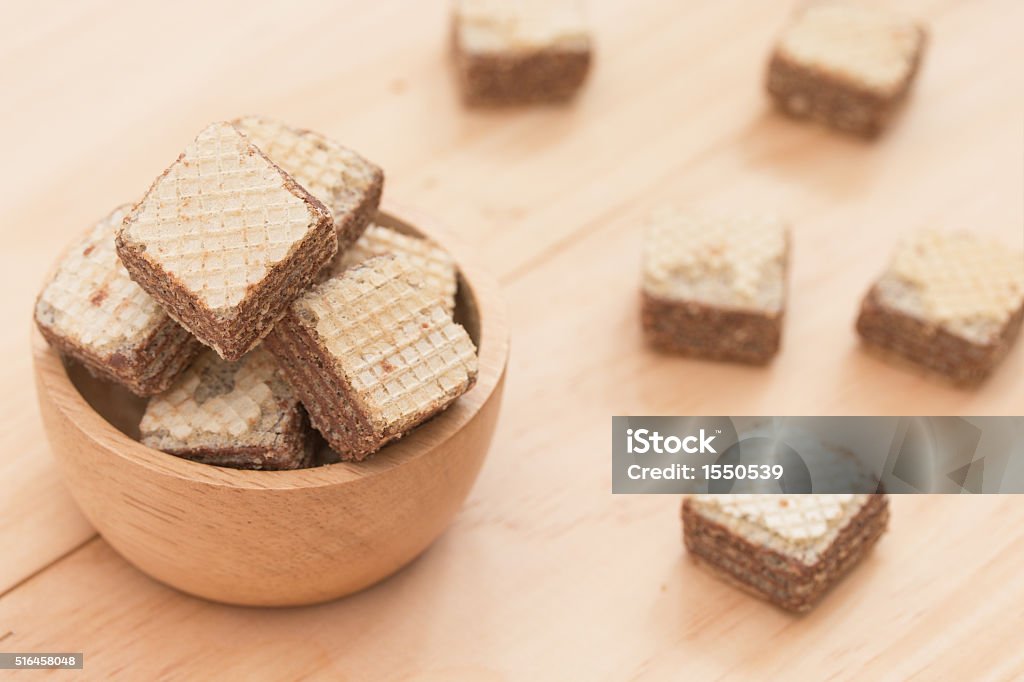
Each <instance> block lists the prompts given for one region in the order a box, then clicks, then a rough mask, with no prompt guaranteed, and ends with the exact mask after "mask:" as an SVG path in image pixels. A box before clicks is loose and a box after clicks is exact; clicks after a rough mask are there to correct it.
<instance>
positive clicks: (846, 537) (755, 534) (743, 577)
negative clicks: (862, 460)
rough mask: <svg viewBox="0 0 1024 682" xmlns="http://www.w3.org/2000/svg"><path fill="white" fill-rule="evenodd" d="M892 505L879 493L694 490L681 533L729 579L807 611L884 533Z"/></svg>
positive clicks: (712, 568)
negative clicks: (696, 492) (722, 492)
mask: <svg viewBox="0 0 1024 682" xmlns="http://www.w3.org/2000/svg"><path fill="white" fill-rule="evenodd" d="M888 522H889V503H888V499H887V498H886V496H885V495H884V494H877V495H844V494H834V495H829V494H819V495H744V494H734V495H695V496H692V497H688V498H686V499H685V500H684V502H683V539H684V541H685V544H686V548H687V550H689V552H690V554H691V556H693V557H694V558H695V559H696V560H697V561H698V562H699V563H701V564H702V565H704V566H705V567H707V568H708V569H709V570H710V571H711V572H712V573H714V574H715V575H717V576H719V577H720V578H722V579H723V580H725V581H726V582H729V583H731V584H733V585H736V586H737V587H740V588H741V589H743V590H746V591H747V592H750V593H752V594H754V595H756V596H758V597H761V598H763V599H767V600H768V601H770V602H772V603H774V604H776V605H778V606H781V607H782V608H784V609H788V610H790V611H796V612H805V611H809V610H810V609H811V608H812V607H813V606H814V605H815V604H816V603H817V602H818V600H819V599H821V597H822V596H823V595H824V594H825V592H827V591H828V590H829V588H831V587H832V586H833V585H835V584H836V583H837V582H838V581H839V579H840V578H842V577H843V575H845V574H846V573H847V572H848V571H849V570H850V569H851V568H852V567H853V566H855V565H856V564H857V563H858V562H859V561H860V560H861V559H862V558H863V557H864V556H865V555H866V554H867V552H868V550H870V549H871V548H872V547H873V546H874V545H875V543H876V542H877V541H878V539H879V537H881V535H882V533H884V532H885V529H886V527H887V525H888Z"/></svg>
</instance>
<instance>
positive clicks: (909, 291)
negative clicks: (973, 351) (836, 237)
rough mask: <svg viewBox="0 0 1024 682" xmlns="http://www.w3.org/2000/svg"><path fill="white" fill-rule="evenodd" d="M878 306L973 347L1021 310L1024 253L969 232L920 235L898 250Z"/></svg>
mask: <svg viewBox="0 0 1024 682" xmlns="http://www.w3.org/2000/svg"><path fill="white" fill-rule="evenodd" d="M876 291H877V292H878V294H879V295H880V297H881V299H882V302H883V303H884V304H885V305H887V306H889V307H893V308H896V309H898V310H901V311H902V312H905V313H907V314H909V315H911V316H913V317H917V318H921V319H925V320H928V321H930V322H934V323H937V324H939V325H941V326H942V327H943V328H945V329H946V330H947V331H949V332H951V333H954V334H957V335H959V336H962V337H964V338H966V339H968V340H971V341H973V342H977V343H988V342H990V341H992V339H993V337H994V336H998V335H999V334H1000V333H1001V331H1002V328H1003V326H1004V325H1005V324H1006V322H1007V321H1008V320H1009V319H1010V317H1011V316H1012V315H1013V313H1014V312H1016V311H1017V310H1019V309H1020V308H1021V306H1024V252H1022V251H1019V250H1014V249H1009V248H1006V247H1005V246H1004V245H1002V244H1000V243H998V242H996V241H993V240H990V239H987V238H985V237H982V236H978V235H974V234H971V233H969V232H943V231H938V230H923V231H921V232H918V233H917V234H915V235H913V236H912V237H910V238H909V239H907V240H905V241H904V242H902V243H901V244H900V246H899V247H898V248H897V249H896V252H895V253H894V255H893V258H892V261H891V262H890V264H889V269H888V270H887V271H886V273H885V274H884V275H883V277H882V278H881V279H880V280H879V282H878V285H877V288H876Z"/></svg>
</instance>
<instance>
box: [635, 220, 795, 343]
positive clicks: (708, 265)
mask: <svg viewBox="0 0 1024 682" xmlns="http://www.w3.org/2000/svg"><path fill="white" fill-rule="evenodd" d="M788 262H789V233H788V229H787V227H786V225H785V223H783V222H782V221H781V220H780V219H779V218H776V217H773V216H768V215H756V214H742V213H734V214H716V213H702V212H691V213H683V212H678V211H675V210H672V209H663V210H660V211H658V212H656V213H655V214H654V215H653V216H652V218H651V221H650V224H649V225H648V230H647V234H646V241H645V244H644V263H643V291H642V310H641V320H642V324H643V329H644V332H645V334H646V337H647V339H648V341H649V342H650V343H651V345H652V346H654V347H656V348H659V349H661V350H665V351H669V352H674V353H681V354H684V355H692V356H696V357H704V358H710V359H715V360H733V361H739V362H750V363H763V362H767V361H768V360H770V359H771V358H772V356H774V355H775V353H776V352H778V349H779V344H780V340H781V337H782V320H783V315H784V312H785V303H786V272H787V269H788Z"/></svg>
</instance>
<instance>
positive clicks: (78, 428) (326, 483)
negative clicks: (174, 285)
mask: <svg viewBox="0 0 1024 682" xmlns="http://www.w3.org/2000/svg"><path fill="white" fill-rule="evenodd" d="M403 215H408V213H407V212H403ZM377 222H378V223H379V224H383V225H387V226H389V227H394V228H397V229H400V230H402V231H405V232H409V233H415V234H424V235H427V236H429V237H430V238H432V239H434V240H435V241H437V242H438V243H440V244H441V245H442V246H443V247H444V248H446V249H448V250H449V252H450V253H451V254H452V255H453V256H454V257H455V259H456V261H457V262H458V264H459V268H460V281H459V294H458V302H457V307H456V319H458V320H459V321H460V322H461V323H462V324H463V325H464V326H465V327H466V329H467V330H468V331H469V334H470V336H471V337H472V338H473V341H474V342H475V343H476V345H477V348H478V349H479V356H480V373H479V377H478V379H477V382H476V385H475V386H474V387H473V388H472V389H471V390H470V391H469V392H468V393H466V394H465V395H463V396H462V397H461V398H459V399H458V400H457V401H455V403H454V404H453V405H452V406H451V407H449V408H448V409H447V410H446V411H444V412H443V413H441V414H440V415H438V416H437V417H435V418H434V419H431V420H430V421H428V422H427V423H425V424H423V425H421V426H420V427H418V428H417V429H415V430H414V431H413V432H412V433H410V434H409V435H408V436H406V437H405V438H402V439H401V440H399V441H396V442H394V443H392V444H390V445H388V446H386V447H385V448H384V449H383V450H381V451H380V452H378V453H377V454H376V455H374V456H373V457H371V458H370V459H368V460H367V461H365V462H362V463H359V464H348V463H340V464H330V465H326V466H322V467H317V468H314V469H303V470H298V471H241V470H236V469H225V468H220V467H215V466H210V465H206V464H198V463H196V462H190V461H188V460H184V459H180V458H178V457H174V456H171V455H168V454H165V453H163V452H159V451H157V450H153V449H150V448H148V447H146V446H144V445H142V444H141V443H139V442H138V441H137V440H135V438H133V436H136V437H137V435H138V424H139V420H140V419H141V417H142V411H143V408H144V401H143V400H140V399H138V398H136V397H134V396H132V395H131V394H130V393H128V392H127V391H125V390H123V389H120V388H119V387H116V386H113V385H111V384H109V383H106V382H103V381H99V380H97V379H95V378H93V377H92V376H91V375H90V374H89V373H88V372H86V371H85V370H84V369H82V368H81V367H80V366H77V365H74V364H69V365H68V366H67V367H65V364H64V363H63V362H62V360H61V357H60V355H59V354H58V353H57V352H55V351H54V350H53V349H51V348H50V347H49V346H48V345H47V343H46V341H44V340H43V338H42V336H41V335H40V334H39V333H38V332H35V333H34V337H33V356H34V360H35V377H36V386H37V389H38V396H39V408H40V410H41V411H42V415H43V423H44V425H45V427H46V433H47V436H48V438H49V440H50V445H51V447H52V449H53V452H54V454H55V455H56V459H57V462H58V464H59V467H60V469H61V470H62V473H63V476H64V479H65V481H66V483H67V486H68V488H69V489H70V491H71V494H72V496H73V497H74V498H75V500H76V502H77V503H78V505H79V507H81V509H82V511H83V512H84V513H85V515H86V517H88V518H89V520H90V521H91V522H92V524H93V525H94V526H95V527H96V529H97V530H98V531H99V533H100V534H101V535H102V536H103V538H104V539H105V540H106V541H107V542H109V543H110V545H111V546H112V547H113V548H114V549H116V550H117V551H118V552H120V553H121V555H122V556H124V557H125V558H126V559H128V561H130V562H131V563H133V564H135V566H137V567H138V568H139V569H141V570H142V571H144V572H145V573H148V574H149V575H151V576H152V577H154V578H156V579H157V580H160V581H162V582H165V583H167V584H168V585H172V586H174V587H176V588H178V589H179V590H182V591H184V592H188V593H190V594H194V595H198V596H201V597H205V598H207V599H212V600H215V601H220V602H227V603H231V604H245V605H261V606H271V605H273V606H284V605H297V604H311V603H315V602H322V601H326V600H329V599H334V598H337V597H341V596H343V595H347V594H351V593H352V592H355V591H357V590H360V589H362V588H364V587H367V586H369V585H372V584H374V583H376V582H378V581H379V580H382V579H384V578H385V577H387V576H389V575H391V574H392V573H394V572H395V571H397V570H398V569H400V568H401V567H403V566H405V565H406V564H407V563H409V562H410V561H412V560H413V559H414V558H415V557H416V556H418V555H419V554H420V553H421V552H423V551H424V550H425V549H426V548H427V547H428V546H429V545H430V543H432V542H433V541H434V540H435V539H436V538H437V537H438V536H439V535H440V534H441V533H442V532H443V531H444V529H445V528H446V527H447V525H448V524H449V522H451V520H452V517H454V515H455V513H456V512H457V511H458V509H459V507H460V506H461V504H462V502H463V500H464V499H465V498H466V495H467V494H468V493H469V490H470V488H471V487H472V485H473V481H474V480H475V479H476V476H477V473H478V472H479V470H480V466H481V464H482V463H483V460H484V456H485V455H486V453H487V449H488V446H489V445H490V441H491V436H492V435H493V432H494V426H495V422H496V420H497V416H498V410H499V406H500V403H501V393H502V387H503V384H504V377H505V364H506V359H507V356H508V332H507V329H506V326H505V321H504V309H503V308H504V304H503V303H502V301H501V300H500V297H499V295H498V292H497V287H496V284H495V283H494V281H493V280H492V278H491V277H489V276H488V275H487V272H486V270H485V269H483V268H480V267H478V266H477V265H475V264H474V263H473V261H472V259H471V257H470V256H469V255H468V254H467V253H465V251H463V250H462V249H460V248H459V247H458V245H457V244H453V243H452V242H451V240H450V239H449V238H447V237H445V235H444V234H443V233H439V232H438V231H436V230H435V229H433V228H431V227H429V226H428V224H427V223H425V222H424V221H423V220H421V219H420V218H418V217H417V218H413V219H403V218H400V217H398V216H397V215H396V214H395V213H393V212H387V211H381V213H380V214H379V215H378V217H377ZM413 225H416V227H413Z"/></svg>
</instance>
